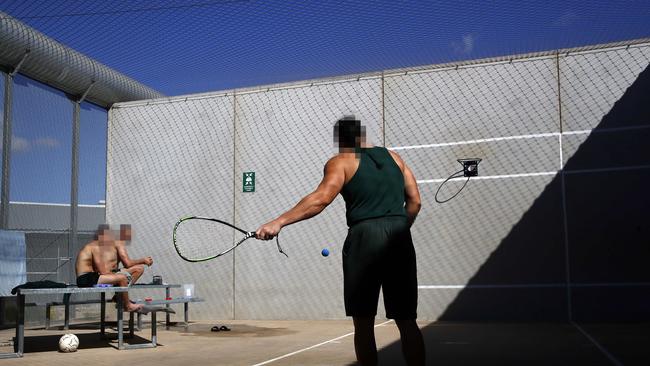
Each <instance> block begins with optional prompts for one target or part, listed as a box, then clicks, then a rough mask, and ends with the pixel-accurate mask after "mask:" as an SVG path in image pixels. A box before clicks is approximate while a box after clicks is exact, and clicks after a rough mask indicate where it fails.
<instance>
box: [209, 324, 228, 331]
mask: <svg viewBox="0 0 650 366" xmlns="http://www.w3.org/2000/svg"><path fill="white" fill-rule="evenodd" d="M210 331H212V332H221V331H223V332H229V331H230V328H228V327H227V326H225V325H222V326H218V325H215V326H214V327H212V329H210Z"/></svg>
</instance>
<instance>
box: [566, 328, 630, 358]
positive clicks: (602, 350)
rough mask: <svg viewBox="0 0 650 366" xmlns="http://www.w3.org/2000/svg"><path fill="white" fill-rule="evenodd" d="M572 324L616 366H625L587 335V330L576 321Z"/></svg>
mask: <svg viewBox="0 0 650 366" xmlns="http://www.w3.org/2000/svg"><path fill="white" fill-rule="evenodd" d="M570 323H571V324H573V326H574V327H576V328H578V330H579V331H580V333H582V335H584V336H585V337H586V338H587V339H588V340H590V341H591V343H593V344H594V345H595V346H596V347H597V348H598V349H599V350H600V352H602V353H603V354H604V355H605V356H607V358H609V360H610V361H612V363H613V364H614V365H616V366H623V363H622V362H621V361H619V360H618V359H616V357H614V355H612V354H611V353H609V351H608V350H607V349H606V348H605V347H603V346H602V345H601V344H600V343H598V341H596V339H595V338H594V337H592V336H591V335H590V334H589V333H587V331H586V330H584V329H582V327H581V326H579V325H578V324H577V323H576V322H574V321H571V322H570Z"/></svg>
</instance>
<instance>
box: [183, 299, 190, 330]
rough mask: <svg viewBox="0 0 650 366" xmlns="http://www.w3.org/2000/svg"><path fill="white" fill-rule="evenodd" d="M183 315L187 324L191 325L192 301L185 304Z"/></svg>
mask: <svg viewBox="0 0 650 366" xmlns="http://www.w3.org/2000/svg"><path fill="white" fill-rule="evenodd" d="M183 310H184V311H183V313H184V314H183V317H184V318H185V325H190V303H189V302H186V303H184V304H183Z"/></svg>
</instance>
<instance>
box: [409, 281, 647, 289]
mask: <svg viewBox="0 0 650 366" xmlns="http://www.w3.org/2000/svg"><path fill="white" fill-rule="evenodd" d="M566 286H567V284H562V283H557V284H554V283H531V284H522V285H516V284H513V285H420V286H418V289H422V290H436V289H466V288H467V289H474V288H477V289H481V288H563V287H566ZM568 286H570V287H639V286H650V282H624V283H570V284H569V285H568Z"/></svg>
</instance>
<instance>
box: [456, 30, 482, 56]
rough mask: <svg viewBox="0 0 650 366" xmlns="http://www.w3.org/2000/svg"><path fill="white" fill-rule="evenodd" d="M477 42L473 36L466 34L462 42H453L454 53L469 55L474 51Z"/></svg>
mask: <svg viewBox="0 0 650 366" xmlns="http://www.w3.org/2000/svg"><path fill="white" fill-rule="evenodd" d="M475 41H476V38H475V37H474V35H473V34H466V35H464V36H463V37H462V40H461V41H460V42H452V43H451V46H452V47H453V49H454V51H456V52H458V53H462V54H464V55H468V54H470V53H472V51H473V50H474V44H475Z"/></svg>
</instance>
